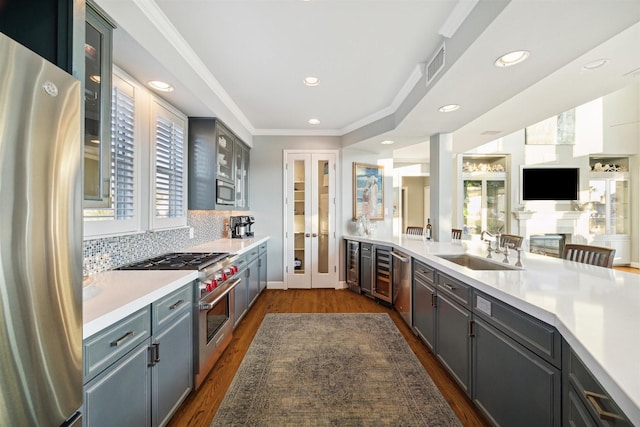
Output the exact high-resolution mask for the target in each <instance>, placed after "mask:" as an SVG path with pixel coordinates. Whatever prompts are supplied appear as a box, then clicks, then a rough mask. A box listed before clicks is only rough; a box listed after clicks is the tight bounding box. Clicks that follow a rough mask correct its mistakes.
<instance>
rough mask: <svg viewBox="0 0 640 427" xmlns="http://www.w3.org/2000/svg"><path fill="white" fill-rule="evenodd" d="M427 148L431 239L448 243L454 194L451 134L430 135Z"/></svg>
mask: <svg viewBox="0 0 640 427" xmlns="http://www.w3.org/2000/svg"><path fill="white" fill-rule="evenodd" d="M429 148H430V160H429V163H430V184H431V200H430V202H431V208H430V209H429V217H430V218H431V224H432V226H433V238H434V240H437V241H440V242H449V241H451V227H452V224H453V210H452V207H453V194H454V193H453V182H454V179H453V137H452V134H450V133H440V134H437V135H432V136H431V138H430V144H429Z"/></svg>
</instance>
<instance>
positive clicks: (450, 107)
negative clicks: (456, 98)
mask: <svg viewBox="0 0 640 427" xmlns="http://www.w3.org/2000/svg"><path fill="white" fill-rule="evenodd" d="M458 108H460V106H459V105H458V104H448V105H443V106H442V107H440V108H438V111H440V112H441V113H450V112H452V111H456V110H457V109H458Z"/></svg>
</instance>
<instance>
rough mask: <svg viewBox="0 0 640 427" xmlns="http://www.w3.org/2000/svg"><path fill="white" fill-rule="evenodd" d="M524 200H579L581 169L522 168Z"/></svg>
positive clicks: (521, 177) (557, 167)
mask: <svg viewBox="0 0 640 427" xmlns="http://www.w3.org/2000/svg"><path fill="white" fill-rule="evenodd" d="M521 172H522V173H521V175H520V182H521V184H522V193H521V194H522V200H523V201H527V200H567V201H573V200H578V199H579V197H578V194H579V189H580V169H579V168H577V167H563V166H552V167H529V166H522V167H521Z"/></svg>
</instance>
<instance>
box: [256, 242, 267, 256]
mask: <svg viewBox="0 0 640 427" xmlns="http://www.w3.org/2000/svg"><path fill="white" fill-rule="evenodd" d="M266 250H267V242H264V243H260V246H259V247H258V252H260V255H262V254H263V253H264V252H265V251H266Z"/></svg>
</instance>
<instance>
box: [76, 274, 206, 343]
mask: <svg viewBox="0 0 640 427" xmlns="http://www.w3.org/2000/svg"><path fill="white" fill-rule="evenodd" d="M92 278H93V283H91V284H90V285H88V286H86V287H85V288H84V289H83V295H84V296H83V300H84V301H83V303H82V322H83V327H82V338H83V339H85V338H88V337H90V336H91V335H93V334H95V333H96V332H100V331H101V330H102V329H104V328H106V327H108V326H111V325H113V324H114V323H116V322H118V321H119V320H122V319H124V318H125V317H127V316H128V315H130V314H132V313H135V312H136V311H138V310H140V309H141V308H143V307H145V306H147V305H149V304H151V303H152V302H154V301H156V300H158V299H159V298H162V297H163V296H165V295H168V294H170V293H171V292H173V291H175V290H176V289H179V288H181V287H182V286H184V285H186V284H187V283H189V282H191V281H193V280H195V279H197V278H198V272H197V271H194V270H154V271H149V270H136V271H129V270H126V271H123V270H111V271H105V272H103V273H99V274H96V275H95V276H92Z"/></svg>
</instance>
